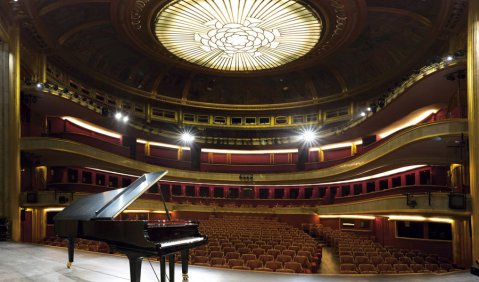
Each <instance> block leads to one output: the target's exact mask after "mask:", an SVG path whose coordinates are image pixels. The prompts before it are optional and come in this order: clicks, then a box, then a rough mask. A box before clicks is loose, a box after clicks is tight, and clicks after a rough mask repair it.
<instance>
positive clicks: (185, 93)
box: [181, 73, 195, 101]
mask: <svg viewBox="0 0 479 282" xmlns="http://www.w3.org/2000/svg"><path fill="white" fill-rule="evenodd" d="M194 77H195V74H194V73H191V74H190V75H189V76H188V78H187V80H186V83H185V87H183V91H182V93H181V100H182V101H186V100H188V94H189V93H190V87H191V82H192V81H193V78H194Z"/></svg>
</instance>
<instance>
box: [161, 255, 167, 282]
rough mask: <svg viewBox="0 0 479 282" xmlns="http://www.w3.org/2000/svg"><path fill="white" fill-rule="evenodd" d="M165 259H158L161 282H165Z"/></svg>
mask: <svg viewBox="0 0 479 282" xmlns="http://www.w3.org/2000/svg"><path fill="white" fill-rule="evenodd" d="M165 264H166V258H165V256H161V257H160V272H161V282H166V274H165V273H166V267H165Z"/></svg>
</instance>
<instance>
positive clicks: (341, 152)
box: [324, 148, 351, 161]
mask: <svg viewBox="0 0 479 282" xmlns="http://www.w3.org/2000/svg"><path fill="white" fill-rule="evenodd" d="M350 156H351V149H350V148H341V149H334V150H325V151H324V160H325V161H331V160H339V159H344V158H347V157H350Z"/></svg>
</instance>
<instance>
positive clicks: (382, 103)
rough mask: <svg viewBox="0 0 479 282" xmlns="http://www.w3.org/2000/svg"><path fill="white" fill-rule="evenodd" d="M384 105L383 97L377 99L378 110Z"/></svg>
mask: <svg viewBox="0 0 479 282" xmlns="http://www.w3.org/2000/svg"><path fill="white" fill-rule="evenodd" d="M385 104H386V99H385V98H384V97H380V98H379V99H378V106H379V107H380V108H382V107H384V105H385Z"/></svg>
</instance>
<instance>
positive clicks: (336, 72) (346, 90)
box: [331, 69, 349, 93]
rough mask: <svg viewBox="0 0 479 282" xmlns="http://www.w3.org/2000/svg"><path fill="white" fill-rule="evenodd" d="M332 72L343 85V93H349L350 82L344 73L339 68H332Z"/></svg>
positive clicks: (340, 84)
mask: <svg viewBox="0 0 479 282" xmlns="http://www.w3.org/2000/svg"><path fill="white" fill-rule="evenodd" d="M331 73H332V74H333V76H334V77H335V78H336V80H337V81H338V84H339V86H340V87H341V93H348V91H349V88H348V83H347V82H346V79H344V77H343V75H342V74H341V73H340V72H339V71H338V70H335V69H331Z"/></svg>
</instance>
